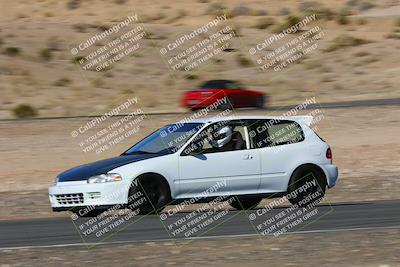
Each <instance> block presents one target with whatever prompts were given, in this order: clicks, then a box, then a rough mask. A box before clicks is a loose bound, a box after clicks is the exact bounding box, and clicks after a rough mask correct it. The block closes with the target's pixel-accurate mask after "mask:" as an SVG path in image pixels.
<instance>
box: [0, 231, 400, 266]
mask: <svg viewBox="0 0 400 267" xmlns="http://www.w3.org/2000/svg"><path fill="white" fill-rule="evenodd" d="M399 234H400V232H399V230H396V229H392V230H369V231H368V230H367V231H354V232H332V233H309V234H293V235H286V236H281V237H279V238H277V239H274V240H273V241H265V240H259V239H255V238H240V239H237V238H234V239H222V240H197V241H194V242H192V243H190V245H186V246H179V245H175V244H173V243H172V242H147V243H145V244H122V245H111V246H96V247H94V248H92V249H90V250H85V249H82V248H79V247H69V248H68V249H65V248H36V249H29V248H26V249H16V250H3V251H0V256H1V258H2V263H3V265H4V266H20V265H18V264H21V265H22V266H25V265H29V266H54V265H66V266H80V265H83V264H85V265H87V264H96V265H97V266H109V265H110V264H117V265H118V266H132V265H133V266H243V265H246V266H260V265H261V264H262V265H264V264H266V263H268V264H271V265H280V266H360V267H361V266H362V267H396V266H399V260H400V259H399V256H398V253H397V252H398V250H399V246H400V243H399V239H398V238H387V237H388V236H391V237H395V236H398V235H399ZM310 240H312V242H310ZM377 248H380V249H377ZM155 251H156V252H157V253H154V252H155ZM115 254H118V255H120V256H119V257H115ZM121 254H123V256H122V255H121ZM262 265H261V266H262Z"/></svg>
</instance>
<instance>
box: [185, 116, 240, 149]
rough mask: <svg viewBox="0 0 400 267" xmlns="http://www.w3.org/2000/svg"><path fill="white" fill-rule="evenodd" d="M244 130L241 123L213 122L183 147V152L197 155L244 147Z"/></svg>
mask: <svg viewBox="0 0 400 267" xmlns="http://www.w3.org/2000/svg"><path fill="white" fill-rule="evenodd" d="M246 131H247V129H246V126H245V125H243V123H239V122H238V123H234V122H217V123H214V124H212V125H210V126H208V127H207V128H206V129H204V130H203V131H202V132H201V133H199V134H198V135H197V136H196V138H195V139H194V140H193V141H192V142H191V143H190V144H189V145H188V146H187V147H186V148H185V150H184V154H191V155H193V154H196V155H198V154H207V153H218V152H227V151H235V150H243V149H246V148H247V147H248V144H247V142H246V135H247V132H246Z"/></svg>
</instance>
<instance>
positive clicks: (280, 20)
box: [0, 0, 400, 118]
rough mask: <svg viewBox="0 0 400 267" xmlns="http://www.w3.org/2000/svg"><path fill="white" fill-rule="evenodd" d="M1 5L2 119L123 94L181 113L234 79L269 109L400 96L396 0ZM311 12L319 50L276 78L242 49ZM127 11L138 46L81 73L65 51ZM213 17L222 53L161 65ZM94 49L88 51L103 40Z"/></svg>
mask: <svg viewBox="0 0 400 267" xmlns="http://www.w3.org/2000/svg"><path fill="white" fill-rule="evenodd" d="M1 3H2V9H1V10H2V12H1V13H2V16H1V18H0V25H1V31H0V51H1V53H0V90H1V99H0V118H15V117H16V115H15V114H14V111H13V110H14V109H15V108H17V107H18V105H20V104H26V105H29V106H30V107H32V108H33V109H34V110H35V115H36V116H39V117H40V116H41V117H49V116H71V115H89V114H102V113H103V112H105V111H106V110H108V109H109V107H111V106H114V105H115V103H118V102H119V101H120V99H121V98H126V97H128V96H138V97H140V98H141V101H142V104H143V106H144V107H146V108H147V110H154V111H166V112H168V111H176V110H183V108H182V107H180V105H179V98H180V97H181V95H182V92H183V91H184V90H187V89H190V88H194V87H196V86H198V85H199V84H200V83H202V82H204V81H206V80H209V79H216V78H227V79H231V78H232V77H235V80H239V81H241V82H242V83H243V84H245V85H246V87H247V88H249V89H254V90H259V91H261V92H264V93H266V94H268V95H269V98H270V102H269V104H270V105H280V104H295V103H297V102H298V101H301V100H302V99H304V98H306V97H310V96H318V98H319V100H320V101H321V102H333V101H343V100H359V99H376V98H392V97H399V96H400V91H399V89H398V84H399V75H398V73H399V65H398V62H399V60H400V55H399V53H398V50H399V48H400V43H399V31H400V21H399V16H400V8H399V3H398V1H395V0H382V1H368V0H353V1H343V0H340V1H278V2H276V1H273V2H271V1H254V0H253V1H237V0H235V1H210V0H191V1H174V2H173V3H166V2H165V1H134V0H129V1H128V0H114V1H100V0H91V1H79V0H68V1H55V0H41V1H35V2H34V3H32V2H31V1H26V0H17V1H12V2H10V1H5V0H2V1H1ZM310 10H312V12H315V13H316V14H317V15H318V20H317V21H315V22H314V23H313V24H312V25H310V26H309V27H308V28H310V27H313V26H316V25H317V26H319V27H320V28H321V29H322V31H323V32H324V35H323V37H322V38H320V39H319V40H318V47H317V48H316V49H315V50H313V51H312V52H311V53H308V54H307V55H305V56H303V57H302V58H301V60H298V61H296V62H295V63H293V64H291V65H290V66H289V67H287V68H285V69H283V70H281V71H274V70H272V69H270V70H267V71H260V69H259V68H258V67H257V66H256V58H254V57H252V56H250V54H249V52H248V51H249V48H250V47H251V46H254V45H255V44H257V43H259V42H260V41H262V40H263V39H265V38H267V37H270V36H272V34H273V33H274V32H275V31H276V29H277V28H279V26H280V25H284V22H285V21H286V20H287V18H288V17H289V16H297V17H303V16H304V14H305V13H307V12H309V13H310ZM132 14H137V16H138V20H139V22H140V23H141V25H142V26H143V28H144V31H145V32H146V33H147V35H146V38H143V39H142V40H141V41H140V49H138V50H137V51H135V52H133V53H132V54H130V55H129V56H127V57H124V58H123V59H122V60H120V61H118V62H116V63H115V64H114V65H113V66H112V67H110V68H109V69H107V70H104V71H89V70H83V69H82V67H81V66H80V65H79V64H77V58H76V57H74V55H72V54H71V52H70V50H71V48H73V47H76V46H77V45H78V44H80V43H82V42H84V41H85V40H88V39H89V38H91V37H92V36H94V35H96V34H100V33H102V32H103V31H105V30H106V29H109V28H110V27H113V26H114V25H116V24H118V23H119V22H121V21H123V20H124V19H125V18H126V17H127V16H129V15H132ZM218 14H226V15H227V18H228V19H227V21H226V25H228V26H230V27H231V28H232V29H233V30H234V32H235V37H234V38H231V39H230V40H228V42H229V48H230V49H226V50H224V51H223V52H222V53H220V54H218V55H216V56H215V57H213V58H211V59H210V60H207V61H206V62H205V63H204V64H202V65H200V66H199V67H197V68H194V69H191V70H190V71H185V70H181V69H178V70H175V69H172V68H171V66H170V65H168V64H166V61H167V59H168V58H165V57H163V56H162V55H161V54H160V48H161V47H164V46H165V45H166V44H168V43H171V42H174V41H176V40H177V38H179V37H180V36H182V35H184V34H187V33H190V32H191V31H193V30H194V29H196V28H198V27H201V26H202V25H205V24H207V23H208V22H209V21H211V20H213V19H214V18H215V17H216V16H217V15H218ZM304 30H307V27H305V29H304ZM207 34H208V33H206V34H203V35H202V38H208V37H209V36H208V35H207ZM298 35H299V33H297V34H291V35H290V36H289V37H288V38H289V39H292V38H295V37H296V36H298ZM113 37H115V36H113ZM110 38H111V37H110ZM107 41H109V40H107ZM285 41H287V40H285ZM101 42H102V43H98V44H97V43H96V45H95V47H97V48H98V47H100V46H101V45H103V44H104V43H105V42H106V41H104V40H102V41H101ZM278 44H279V43H277V44H276V45H278ZM275 48H276V46H273V47H272V49H275ZM86 52H87V51H85V53H86ZM174 53H175V52H174ZM174 55H175V54H173V55H172V56H174ZM79 56H87V53H86V54H82V55H81V54H79ZM305 77H306V78H305Z"/></svg>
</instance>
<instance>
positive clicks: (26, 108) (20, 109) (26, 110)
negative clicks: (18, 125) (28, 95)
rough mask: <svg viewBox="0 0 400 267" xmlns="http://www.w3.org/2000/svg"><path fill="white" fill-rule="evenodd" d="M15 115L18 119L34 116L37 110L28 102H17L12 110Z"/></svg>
mask: <svg viewBox="0 0 400 267" xmlns="http://www.w3.org/2000/svg"><path fill="white" fill-rule="evenodd" d="M12 112H13V114H14V116H15V117H17V118H19V119H23V118H33V117H36V116H37V114H38V112H37V110H36V109H35V108H34V107H32V106H31V105H28V104H19V105H17V106H16V107H15V108H13V110H12Z"/></svg>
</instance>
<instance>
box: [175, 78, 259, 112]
mask: <svg viewBox="0 0 400 267" xmlns="http://www.w3.org/2000/svg"><path fill="white" fill-rule="evenodd" d="M224 97H226V99H227V101H222V100H221V99H223V98H224ZM218 100H220V102H221V103H220V104H219V105H218V108H219V109H229V108H242V107H257V108H263V107H264V102H265V95H264V94H263V93H260V92H256V91H251V90H248V89H246V88H245V87H244V86H243V85H242V84H240V83H239V82H235V81H229V80H212V81H207V82H205V83H204V84H203V85H201V86H200V88H198V89H194V90H189V91H186V92H185V93H184V95H183V98H182V100H181V104H182V106H184V107H187V108H190V109H192V110H196V109H200V108H205V107H207V106H209V105H211V104H213V103H215V102H218Z"/></svg>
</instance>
